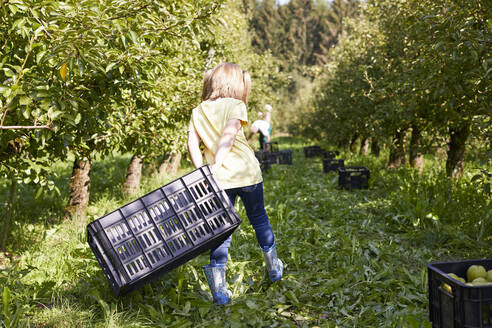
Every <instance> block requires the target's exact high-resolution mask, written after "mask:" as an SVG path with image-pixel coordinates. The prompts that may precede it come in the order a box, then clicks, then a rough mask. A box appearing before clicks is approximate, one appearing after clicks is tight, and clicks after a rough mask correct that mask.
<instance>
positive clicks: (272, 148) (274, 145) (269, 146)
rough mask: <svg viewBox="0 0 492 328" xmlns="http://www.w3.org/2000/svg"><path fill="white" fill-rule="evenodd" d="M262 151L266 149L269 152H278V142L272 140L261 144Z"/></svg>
mask: <svg viewBox="0 0 492 328" xmlns="http://www.w3.org/2000/svg"><path fill="white" fill-rule="evenodd" d="M262 150H264V151H268V152H270V153H277V152H278V142H276V141H273V142H265V143H264V144H263V149H262Z"/></svg>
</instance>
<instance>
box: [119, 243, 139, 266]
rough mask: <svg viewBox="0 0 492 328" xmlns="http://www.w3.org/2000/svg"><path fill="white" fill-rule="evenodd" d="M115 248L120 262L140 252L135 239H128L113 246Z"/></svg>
mask: <svg viewBox="0 0 492 328" xmlns="http://www.w3.org/2000/svg"><path fill="white" fill-rule="evenodd" d="M115 250H116V254H117V255H118V257H119V259H120V260H121V261H122V262H124V261H126V260H127V259H129V258H131V257H133V256H135V255H136V254H139V253H141V250H140V247H139V246H138V244H137V241H136V240H135V239H130V240H128V241H126V242H124V243H123V244H121V245H119V246H117V247H115Z"/></svg>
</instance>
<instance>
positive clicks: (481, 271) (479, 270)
mask: <svg viewBox="0 0 492 328" xmlns="http://www.w3.org/2000/svg"><path fill="white" fill-rule="evenodd" d="M466 277H467V279H468V282H473V280H475V279H477V278H484V279H485V277H487V271H485V268H484V267H483V266H481V265H471V266H470V267H469V268H468V270H466Z"/></svg>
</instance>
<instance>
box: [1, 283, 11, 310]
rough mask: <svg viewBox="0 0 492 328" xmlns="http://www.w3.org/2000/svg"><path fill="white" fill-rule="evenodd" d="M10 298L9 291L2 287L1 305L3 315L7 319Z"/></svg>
mask: <svg viewBox="0 0 492 328" xmlns="http://www.w3.org/2000/svg"><path fill="white" fill-rule="evenodd" d="M11 298H12V296H11V295H10V289H9V288H8V287H7V286H4V287H3V293H2V303H3V315H4V316H5V317H9V305H10V301H11Z"/></svg>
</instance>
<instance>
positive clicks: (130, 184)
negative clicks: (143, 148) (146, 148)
mask: <svg viewBox="0 0 492 328" xmlns="http://www.w3.org/2000/svg"><path fill="white" fill-rule="evenodd" d="M142 167H143V157H142V156H141V155H133V156H132V159H131V160H130V164H128V168H127V169H126V178H125V183H123V193H125V194H129V195H135V194H136V193H137V191H138V188H139V187H140V180H141V179H142Z"/></svg>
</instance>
